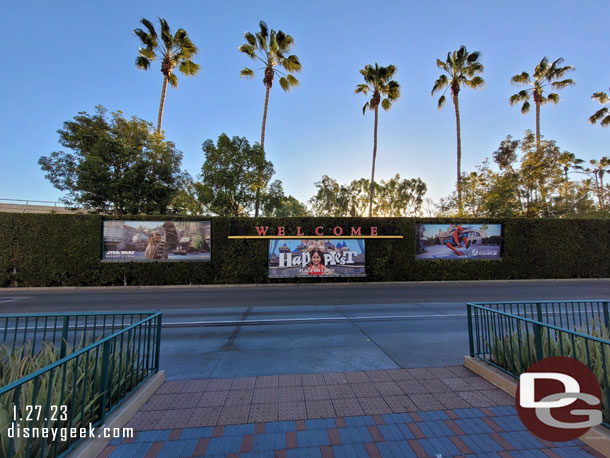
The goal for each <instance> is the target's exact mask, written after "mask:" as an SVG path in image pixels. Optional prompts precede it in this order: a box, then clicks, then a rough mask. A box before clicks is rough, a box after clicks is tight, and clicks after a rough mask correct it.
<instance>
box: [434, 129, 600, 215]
mask: <svg viewBox="0 0 610 458" xmlns="http://www.w3.org/2000/svg"><path fill="white" fill-rule="evenodd" d="M519 149H520V150H521V156H520V157H519V156H518V154H517V150H519ZM493 159H494V162H495V163H496V165H497V166H498V169H499V170H498V171H495V170H493V169H492V167H491V165H490V164H489V161H488V160H487V159H485V160H484V161H483V163H482V164H481V165H479V166H477V167H476V170H475V171H474V172H470V173H469V174H463V175H462V181H463V185H464V187H463V191H464V194H463V202H464V215H465V216H479V217H515V216H529V217H540V216H546V217H565V216H586V215H590V214H594V213H595V209H594V206H593V200H592V198H591V195H592V193H591V181H590V180H584V181H572V180H570V179H569V173H570V172H571V171H577V170H579V169H580V170H582V167H581V166H580V165H579V164H580V163H581V162H582V161H581V160H580V159H576V157H575V156H574V155H573V154H572V153H569V152H567V151H561V150H560V149H559V147H558V146H557V145H556V144H555V142H554V141H552V140H542V141H541V145H540V148H536V146H535V137H534V134H533V133H532V132H531V131H526V134H525V137H524V138H523V139H522V140H512V138H511V137H510V136H508V137H507V138H506V139H505V140H503V141H502V143H501V144H500V147H499V148H498V150H496V151H495V152H494V153H493ZM439 209H440V210H441V214H442V215H443V216H454V215H456V214H459V208H458V204H457V195H456V193H453V194H452V195H450V196H449V197H447V198H444V199H442V200H441V202H440V204H439Z"/></svg>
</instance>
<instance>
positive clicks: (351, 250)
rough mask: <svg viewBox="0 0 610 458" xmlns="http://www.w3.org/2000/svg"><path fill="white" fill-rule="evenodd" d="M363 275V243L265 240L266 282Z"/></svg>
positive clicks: (321, 240)
mask: <svg viewBox="0 0 610 458" xmlns="http://www.w3.org/2000/svg"><path fill="white" fill-rule="evenodd" d="M365 275H366V271H365V267H364V240H361V239H348V240H341V239H326V240H325V239H305V240H296V239H272V240H269V278H288V277H314V276H318V277H364V276H365Z"/></svg>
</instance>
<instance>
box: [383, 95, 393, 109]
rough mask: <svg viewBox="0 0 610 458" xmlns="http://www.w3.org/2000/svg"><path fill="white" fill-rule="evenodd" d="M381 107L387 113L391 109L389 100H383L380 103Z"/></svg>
mask: <svg viewBox="0 0 610 458" xmlns="http://www.w3.org/2000/svg"><path fill="white" fill-rule="evenodd" d="M381 107H382V108H383V109H384V110H385V111H388V110H389V109H390V108H391V107H392V102H391V101H390V99H389V98H387V97H386V98H385V99H383V100H382V101H381Z"/></svg>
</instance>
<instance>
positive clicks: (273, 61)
mask: <svg viewBox="0 0 610 458" xmlns="http://www.w3.org/2000/svg"><path fill="white" fill-rule="evenodd" d="M259 26H260V32H257V33H256V35H253V34H251V33H250V32H245V33H244V38H245V39H246V43H245V44H243V45H241V46H240V47H239V50H240V51H241V52H243V53H244V54H246V55H248V57H250V58H251V59H252V60H255V61H260V62H262V64H263V67H264V70H265V73H264V76H263V84H264V85H265V109H264V110H263V125H262V127H261V143H260V144H261V148H262V149H263V150H264V149H265V125H266V124H267V108H268V106H269V92H270V91H271V87H272V86H273V79H274V78H275V76H276V75H277V76H278V78H279V82H280V87H281V88H282V89H283V90H284V91H285V92H288V91H289V90H290V88H291V87H293V86H297V85H298V84H299V80H298V79H296V77H295V76H294V75H293V73H296V72H300V71H301V62H300V61H299V58H298V57H297V56H295V55H294V54H291V55H287V54H288V53H289V52H290V48H291V47H292V45H293V44H294V40H293V38H292V37H291V36H290V35H288V34H286V33H284V32H282V31H281V30H279V31H277V32H276V31H275V30H273V29H271V31H269V28H268V27H267V24H266V23H265V22H264V21H260V23H259ZM278 67H282V68H283V69H284V70H285V71H281V70H279V68H278ZM240 76H244V77H246V78H254V70H252V69H250V68H248V67H246V68H244V69H243V70H242V71H241V72H240ZM260 191H261V190H260V189H257V196H256V205H255V211H254V216H258V212H259V207H260Z"/></svg>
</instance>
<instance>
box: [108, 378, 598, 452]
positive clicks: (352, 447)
mask: <svg viewBox="0 0 610 458" xmlns="http://www.w3.org/2000/svg"><path fill="white" fill-rule="evenodd" d="M513 405H514V400H513V398H512V397H511V396H509V395H507V394H506V393H504V392H503V391H501V390H499V389H497V388H496V387H495V386H493V385H491V384H490V383H489V382H487V381H486V380H484V379H482V378H480V377H478V376H476V375H475V374H473V373H472V372H470V371H469V370H467V369H465V368H464V367H462V366H453V367H438V368H421V369H398V370H380V371H366V372H342V373H332V374H305V375H280V376H261V377H247V378H235V379H205V380H190V381H167V382H165V383H164V384H163V385H162V386H161V387H160V388H159V390H158V391H157V392H156V393H155V394H154V395H153V396H152V397H151V398H150V400H149V401H148V402H147V403H146V404H145V405H144V406H143V407H142V408H141V409H140V411H139V412H137V413H136V415H135V416H134V417H133V418H132V419H131V421H130V422H129V423H128V425H127V427H132V428H134V431H135V434H134V436H135V437H133V438H127V439H120V438H119V439H115V440H113V441H112V442H111V443H110V445H108V446H107V447H106V448H105V449H104V451H103V452H102V453H101V454H100V456H99V458H107V457H112V458H119V457H120V458H129V457H136V458H139V457H146V458H153V457H167V458H171V457H202V456H205V457H211V456H214V457H221V456H222V457H225V456H226V457H237V456H239V457H270V458H273V457H286V458H290V457H321V458H327V457H333V456H334V457H346V458H352V457H380V456H381V457H399V458H402V457H451V456H464V455H476V456H484V457H488V456H489V457H492V456H493V457H503V458H504V457H570V458H571V457H591V456H595V457H599V456H601V455H599V454H598V453H596V452H595V451H594V450H593V449H591V448H590V447H588V446H586V445H584V444H583V443H582V442H580V441H572V442H566V443H551V442H546V441H542V440H540V439H537V438H536V437H534V436H533V435H531V434H530V433H528V432H527V431H526V429H525V426H523V424H522V423H521V421H520V420H519V418H518V417H517V413H516V410H515V408H514V407H513Z"/></svg>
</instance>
